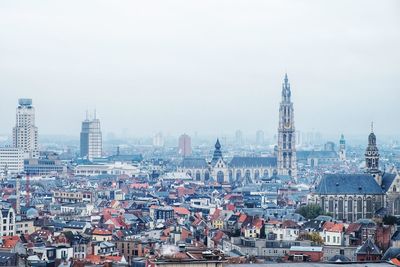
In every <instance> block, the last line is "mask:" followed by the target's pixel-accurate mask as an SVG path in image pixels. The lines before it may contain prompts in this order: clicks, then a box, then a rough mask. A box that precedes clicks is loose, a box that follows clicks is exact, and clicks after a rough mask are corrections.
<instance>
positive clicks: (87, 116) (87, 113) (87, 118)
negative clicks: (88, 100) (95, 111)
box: [86, 110, 89, 121]
mask: <svg viewBox="0 0 400 267" xmlns="http://www.w3.org/2000/svg"><path fill="white" fill-rule="evenodd" d="M86 120H87V121H88V120H89V111H88V110H86Z"/></svg>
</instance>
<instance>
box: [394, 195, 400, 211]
mask: <svg viewBox="0 0 400 267" xmlns="http://www.w3.org/2000/svg"><path fill="white" fill-rule="evenodd" d="M393 215H400V197H398V198H396V199H395V200H394V203H393Z"/></svg>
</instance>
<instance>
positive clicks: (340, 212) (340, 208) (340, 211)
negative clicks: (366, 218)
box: [338, 197, 344, 220]
mask: <svg viewBox="0 0 400 267" xmlns="http://www.w3.org/2000/svg"><path fill="white" fill-rule="evenodd" d="M343 213H344V201H343V198H342V197H341V198H339V202H338V219H339V220H343Z"/></svg>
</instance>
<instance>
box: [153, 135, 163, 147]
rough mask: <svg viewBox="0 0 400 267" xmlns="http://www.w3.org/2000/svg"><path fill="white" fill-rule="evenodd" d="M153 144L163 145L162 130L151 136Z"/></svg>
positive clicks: (155, 145) (156, 145)
mask: <svg viewBox="0 0 400 267" xmlns="http://www.w3.org/2000/svg"><path fill="white" fill-rule="evenodd" d="M153 146H154V147H163V146H164V136H163V134H162V132H158V133H157V134H156V135H154V136H153Z"/></svg>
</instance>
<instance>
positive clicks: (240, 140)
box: [235, 130, 244, 146]
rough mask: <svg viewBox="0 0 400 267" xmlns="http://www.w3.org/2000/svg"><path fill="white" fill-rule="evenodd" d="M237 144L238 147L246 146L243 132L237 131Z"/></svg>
mask: <svg viewBox="0 0 400 267" xmlns="http://www.w3.org/2000/svg"><path fill="white" fill-rule="evenodd" d="M235 142H236V145H238V146H242V145H243V144H244V142H243V133H242V131H241V130H237V131H236V132H235Z"/></svg>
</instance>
